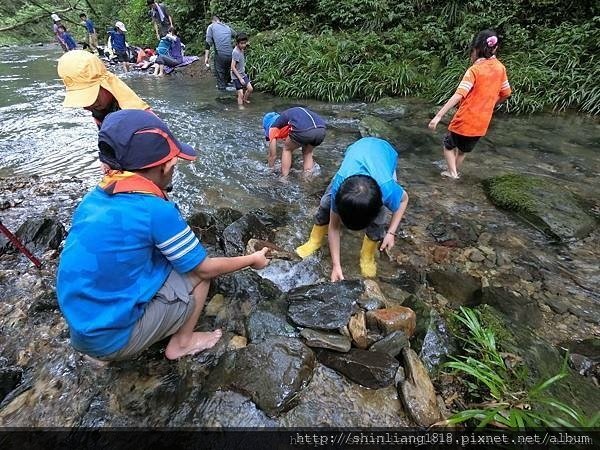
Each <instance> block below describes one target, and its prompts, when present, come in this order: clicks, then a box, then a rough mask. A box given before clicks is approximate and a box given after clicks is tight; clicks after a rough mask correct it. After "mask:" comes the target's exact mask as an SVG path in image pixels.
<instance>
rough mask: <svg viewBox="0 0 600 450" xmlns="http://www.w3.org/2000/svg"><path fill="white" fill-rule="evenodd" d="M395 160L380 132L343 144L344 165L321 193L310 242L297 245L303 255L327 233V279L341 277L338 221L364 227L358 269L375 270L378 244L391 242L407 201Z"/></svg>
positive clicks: (365, 273)
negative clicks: (329, 267) (345, 147)
mask: <svg viewBox="0 0 600 450" xmlns="http://www.w3.org/2000/svg"><path fill="white" fill-rule="evenodd" d="M397 161H398V153H397V152H396V149H394V147H392V146H391V144H389V143H388V142H387V141H385V140H383V139H379V138H374V137H366V138H362V139H359V140H358V141H356V142H355V143H354V144H352V145H351V146H349V147H348V149H347V150H346V153H345V155H344V160H343V161H342V165H341V166H340V168H339V170H338V171H337V173H336V174H335V176H334V177H333V180H332V181H331V183H330V184H329V187H328V188H327V190H326V191H325V194H324V195H323V197H322V198H321V202H320V204H319V209H318V211H317V214H316V215H315V225H314V226H313V228H312V231H311V233H310V238H309V240H308V242H306V243H305V244H304V245H301V246H300V247H298V248H297V249H296V253H298V255H300V257H302V258H306V257H307V256H309V255H311V254H313V253H314V252H315V251H317V250H318V249H319V248H320V247H321V245H323V243H324V242H325V236H326V235H327V234H329V250H330V253H331V262H332V266H333V267H332V270H331V281H339V280H343V279H344V274H343V272H342V266H341V264H340V229H341V226H342V225H344V226H346V228H349V229H350V230H362V229H364V230H365V237H364V240H363V245H362V249H361V251H360V269H361V273H362V275H363V276H365V277H374V276H375V275H376V274H377V264H376V262H375V253H376V252H377V248H379V250H380V251H384V250H387V249H391V248H392V247H393V246H394V244H395V240H394V238H395V237H396V232H397V230H398V226H399V225H400V221H401V220H402V216H403V215H404V211H405V210H406V206H407V205H408V195H407V194H406V192H405V191H404V189H403V188H402V186H400V185H399V184H398V182H397V181H396V164H397ZM390 212H391V213H392V216H391V220H390V221H389V225H387V222H388V217H389V213H390ZM386 225H387V227H386ZM386 228H387V229H386ZM379 241H381V245H378V244H379Z"/></svg>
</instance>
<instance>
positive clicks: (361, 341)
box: [348, 310, 368, 350]
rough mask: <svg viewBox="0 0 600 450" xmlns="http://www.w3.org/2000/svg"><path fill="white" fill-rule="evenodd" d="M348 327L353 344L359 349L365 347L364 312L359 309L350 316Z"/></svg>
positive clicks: (365, 324)
mask: <svg viewBox="0 0 600 450" xmlns="http://www.w3.org/2000/svg"><path fill="white" fill-rule="evenodd" d="M348 328H349V329H350V335H351V336H352V342H354V345H355V346H356V347H358V348H360V349H363V350H364V349H366V348H367V346H368V340H367V323H366V320H365V312H364V311H362V310H361V311H359V312H358V313H356V314H354V315H353V316H352V317H350V323H349V324H348Z"/></svg>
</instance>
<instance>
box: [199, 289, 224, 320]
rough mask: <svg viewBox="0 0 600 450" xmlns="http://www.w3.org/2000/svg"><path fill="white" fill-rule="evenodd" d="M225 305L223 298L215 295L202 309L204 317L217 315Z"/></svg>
mask: <svg viewBox="0 0 600 450" xmlns="http://www.w3.org/2000/svg"><path fill="white" fill-rule="evenodd" d="M224 303H225V297H223V295H222V294H215V295H214V296H213V298H211V299H210V301H209V302H208V304H207V305H206V306H205V307H204V315H205V316H209V317H215V316H217V315H218V314H219V312H220V311H221V309H223V305H224Z"/></svg>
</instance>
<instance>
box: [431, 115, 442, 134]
mask: <svg viewBox="0 0 600 450" xmlns="http://www.w3.org/2000/svg"><path fill="white" fill-rule="evenodd" d="M439 121H440V118H439V117H438V116H435V117H434V118H433V119H431V122H429V125H428V126H429V129H430V130H432V131H433V130H435V127H437V124H438V123H439Z"/></svg>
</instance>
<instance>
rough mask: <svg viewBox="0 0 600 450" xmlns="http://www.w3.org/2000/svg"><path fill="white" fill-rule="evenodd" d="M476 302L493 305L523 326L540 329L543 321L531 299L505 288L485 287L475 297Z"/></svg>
mask: <svg viewBox="0 0 600 450" xmlns="http://www.w3.org/2000/svg"><path fill="white" fill-rule="evenodd" d="M474 302H475V304H486V305H491V306H493V307H495V308H496V309H497V310H499V311H501V312H502V313H504V314H505V315H506V316H507V317H508V318H510V319H511V320H514V321H515V322H516V323H520V324H522V325H523V326H530V327H538V326H539V325H540V324H541V323H542V320H543V318H542V313H541V311H540V309H539V307H538V305H537V303H535V302H534V301H533V300H531V299H530V298H529V297H526V296H520V295H516V294H515V293H513V292H510V291H508V290H507V289H505V288H499V287H492V286H490V287H484V288H483V289H481V291H480V292H479V293H478V295H476V296H475V300H474Z"/></svg>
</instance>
